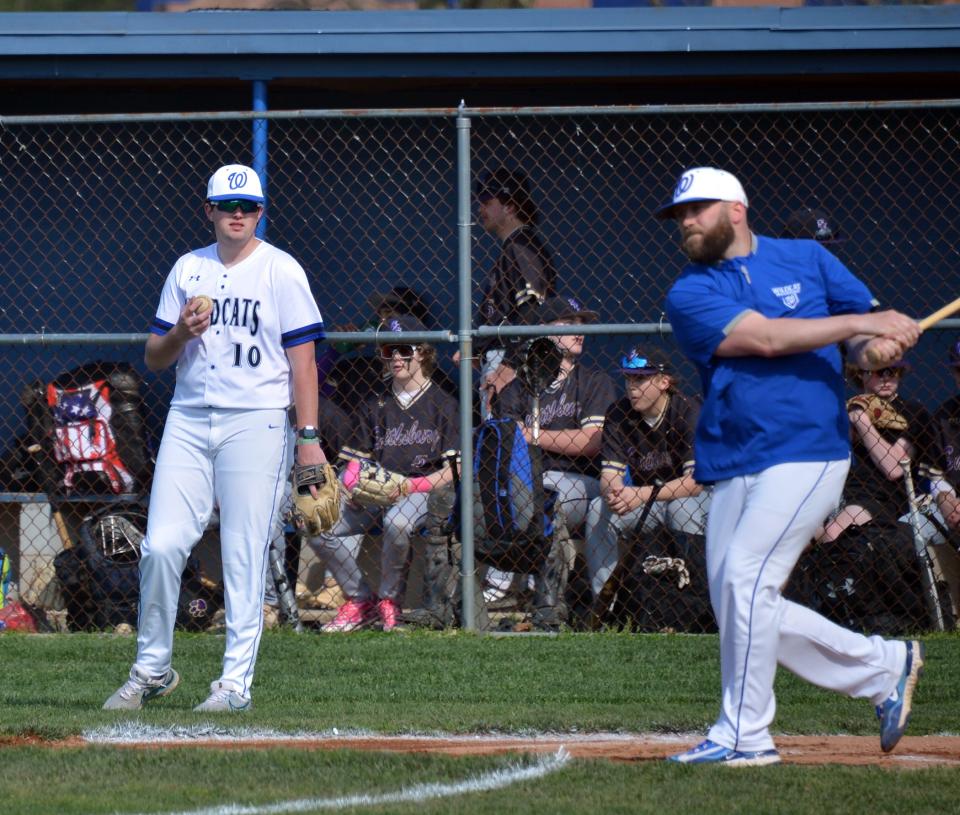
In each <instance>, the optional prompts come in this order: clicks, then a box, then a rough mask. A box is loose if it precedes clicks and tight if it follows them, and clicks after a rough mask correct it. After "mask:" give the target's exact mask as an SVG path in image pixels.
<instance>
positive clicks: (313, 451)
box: [297, 444, 327, 498]
mask: <svg viewBox="0 0 960 815" xmlns="http://www.w3.org/2000/svg"><path fill="white" fill-rule="evenodd" d="M326 463H327V457H326V456H325V455H324V454H323V447H321V446H320V445H319V444H298V445H297V464H299V465H301V466H303V467H306V466H309V465H311V464H326ZM310 494H311V495H312V496H313V497H314V498H316V497H317V488H316V486H314V485H313V484H311V485H310Z"/></svg>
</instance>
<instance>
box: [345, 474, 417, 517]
mask: <svg viewBox="0 0 960 815" xmlns="http://www.w3.org/2000/svg"><path fill="white" fill-rule="evenodd" d="M409 492H410V484H409V483H408V482H407V477H406V476H405V475H400V473H394V472H391V471H390V470H386V469H384V468H383V467H381V466H380V465H379V464H363V465H362V466H361V467H360V480H359V481H357V486H356V487H354V488H353V492H351V493H350V500H351V501H353V502H354V503H356V504H360V505H361V506H365V507H389V506H392V505H393V504H394V502H396V500H397V499H398V498H400V497H402V496H404V495H407V494H409Z"/></svg>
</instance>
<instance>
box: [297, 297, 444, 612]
mask: <svg viewBox="0 0 960 815" xmlns="http://www.w3.org/2000/svg"><path fill="white" fill-rule="evenodd" d="M425 330H426V328H425V327H424V326H423V324H422V323H421V322H420V321H419V320H417V319H416V318H415V317H412V316H410V315H406V314H404V315H400V316H395V317H390V318H388V319H387V320H386V321H385V323H384V325H383V327H382V328H381V332H382V333H389V334H392V335H393V336H391V337H390V340H389V341H388V340H387V339H386V338H384V339H383V340H381V342H380V343H379V345H378V355H379V357H380V359H381V360H382V362H383V364H384V367H385V369H386V375H387V381H386V384H385V390H384V391H382V392H379V393H375V394H373V395H372V396H371V397H370V398H369V399H367V400H366V401H365V402H364V404H363V405H361V406H360V408H359V410H358V411H357V414H355V418H356V426H355V430H354V435H353V438H352V439H351V441H350V442H349V443H348V444H347V445H346V446H345V447H344V450H343V457H344V458H345V459H346V460H347V466H346V469H345V470H344V474H343V484H344V487H345V489H344V498H343V504H342V507H341V509H342V515H341V518H340V521H339V522H338V523H337V525H336V526H335V527H334V528H333V529H332V530H331V531H330V532H329V533H325V534H324V535H320V536H318V537H315V538H313V539H311V545H312V546H313V547H314V548H315V549H317V551H318V552H319V553H320V554H321V556H322V557H323V558H324V559H325V560H326V563H327V568H328V569H329V570H330V572H331V574H332V575H333V577H334V578H335V579H336V581H337V582H338V583H339V584H340V587H341V588H342V589H343V592H344V594H345V595H346V597H347V601H346V602H345V603H344V604H343V605H342V606H341V607H340V609H339V610H338V612H337V616H336V618H335V619H334V620H333V621H332V622H331V623H328V624H327V626H326V627H325V629H324V630H326V631H353V630H355V629H358V628H363V627H366V626H369V625H372V624H375V623H376V622H377V621H378V620H379V622H380V624H381V625H382V627H383V630H385V631H389V630H391V629H393V628H395V627H396V626H397V625H398V624H400V622H401V619H400V618H401V606H402V600H403V596H404V594H405V592H406V571H407V561H408V558H409V554H410V538H411V535H413V534H414V533H415V532H416V530H417V529H418V528H419V527H420V526H421V525H422V519H423V516H424V515H425V513H426V511H427V497H428V496H429V494H430V491H431V490H432V489H434V488H435V487H437V486H439V485H442V484H446V483H448V482H450V481H452V479H453V473H452V471H451V469H450V464H449V462H450V461H451V459H452V457H454V456H456V455H457V453H458V438H459V436H458V431H459V418H458V410H457V403H456V401H455V400H454V399H453V398H452V397H451V396H450V395H449V394H448V393H446V392H444V391H443V390H441V389H440V388H439V387H437V386H436V385H434V384H433V381H432V379H431V374H432V373H433V371H434V369H435V368H436V350H435V349H434V348H433V347H432V346H431V345H428V344H426V343H413V342H409V341H405V339H404V337H403V333H404V332H411V331H425ZM370 465H379V466H381V467H383V468H384V469H386V470H389V471H391V472H393V473H399V474H401V475H403V476H405V477H406V478H405V481H404V482H403V486H402V487H401V488H400V489H399V490H398V491H397V493H396V496H395V498H394V502H393V503H392V504H391V505H390V506H388V507H369V506H359V505H357V504H355V503H353V502H351V501H350V498H349V494H350V492H351V491H352V490H353V489H354V487H355V486H356V484H357V482H358V480H359V476H360V469H361V467H362V466H370ZM376 526H382V528H383V544H382V550H381V558H380V586H379V592H377V593H376V594H375V593H374V592H373V591H372V589H371V587H370V586H369V585H368V583H367V581H366V579H365V578H364V576H363V574H362V573H361V571H360V568H359V566H358V564H357V558H358V555H359V552H360V546H361V543H362V541H363V536H364V534H365V533H366V532H368V531H369V530H371V529H373V528H374V527H376Z"/></svg>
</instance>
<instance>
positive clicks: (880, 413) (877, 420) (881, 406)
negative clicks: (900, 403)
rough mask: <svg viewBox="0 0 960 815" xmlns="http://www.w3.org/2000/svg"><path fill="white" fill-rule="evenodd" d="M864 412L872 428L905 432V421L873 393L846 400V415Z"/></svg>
mask: <svg viewBox="0 0 960 815" xmlns="http://www.w3.org/2000/svg"><path fill="white" fill-rule="evenodd" d="M856 410H865V411H866V412H867V416H869V417H870V421H871V422H873V426H874V427H876V428H878V429H879V428H884V429H887V430H906V429H907V420H906V418H905V417H904V415H903V414H902V413H900V412H899V411H898V410H897V409H896V408H895V407H894V406H893V405H891V404H890V403H889V402H888V401H887V400H886V399H883V398H881V397H879V396H877V395H876V394H873V393H862V394H860V395H859V396H854V397H853V398H851V399H848V400H847V413H853V412H854V411H856Z"/></svg>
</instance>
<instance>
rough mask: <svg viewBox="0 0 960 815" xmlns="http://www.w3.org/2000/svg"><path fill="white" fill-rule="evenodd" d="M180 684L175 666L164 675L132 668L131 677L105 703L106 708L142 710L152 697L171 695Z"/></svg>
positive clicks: (104, 707)
mask: <svg viewBox="0 0 960 815" xmlns="http://www.w3.org/2000/svg"><path fill="white" fill-rule="evenodd" d="M179 684H180V674H178V673H177V672H176V671H175V670H173V668H171V669H170V670H169V671H167V672H166V674H164V675H163V676H153V677H152V676H149V675H148V674H145V673H142V672H141V671H138V670H137V668H136V666H134V667H132V668H131V669H130V678H129V679H128V680H127V681H126V682H125V683H124V684H123V685H122V686H121V687H120V688H119V689H118V690H117V691H115V692H114V694H113V695H112V696H111V697H110V698H109V699H107V701H106V702H104V703H103V709H104V710H140V709H141V708H142V707H143V706H144V705H145V704H146V703H147V702H149V701H150V700H151V699H159V698H160V697H162V696H169V695H170V694H171V693H173V692H174V691H175V690H176V688H177V685H179Z"/></svg>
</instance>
